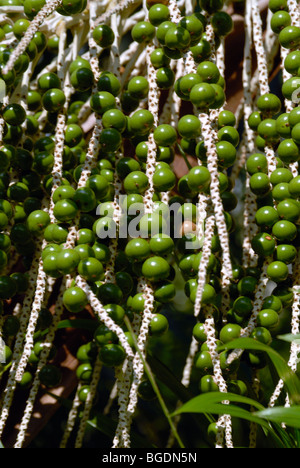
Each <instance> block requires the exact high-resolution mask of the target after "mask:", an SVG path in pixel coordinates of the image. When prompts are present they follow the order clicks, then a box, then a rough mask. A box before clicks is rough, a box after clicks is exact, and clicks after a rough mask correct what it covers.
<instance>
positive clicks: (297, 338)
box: [277, 333, 300, 344]
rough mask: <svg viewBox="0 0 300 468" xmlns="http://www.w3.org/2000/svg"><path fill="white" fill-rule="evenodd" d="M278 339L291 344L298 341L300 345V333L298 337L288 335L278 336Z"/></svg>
mask: <svg viewBox="0 0 300 468" xmlns="http://www.w3.org/2000/svg"><path fill="white" fill-rule="evenodd" d="M277 338H278V339H279V340H282V341H287V342H289V343H292V342H293V341H296V342H297V343H298V344H300V333H298V334H297V335H293V334H292V333H287V334H286V335H278V336H277Z"/></svg>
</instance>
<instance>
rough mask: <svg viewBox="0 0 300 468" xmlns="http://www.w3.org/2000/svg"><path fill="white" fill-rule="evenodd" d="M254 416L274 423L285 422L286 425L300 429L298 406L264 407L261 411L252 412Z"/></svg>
mask: <svg viewBox="0 0 300 468" xmlns="http://www.w3.org/2000/svg"><path fill="white" fill-rule="evenodd" d="M254 414H255V415H256V416H258V417H259V418H262V419H266V420H268V421H271V422H274V423H278V424H281V423H285V424H286V425H287V426H290V427H294V428H296V429H300V406H291V407H288V408H286V407H284V406H275V407H274V408H266V409H264V410H262V411H257V412H256V413H254Z"/></svg>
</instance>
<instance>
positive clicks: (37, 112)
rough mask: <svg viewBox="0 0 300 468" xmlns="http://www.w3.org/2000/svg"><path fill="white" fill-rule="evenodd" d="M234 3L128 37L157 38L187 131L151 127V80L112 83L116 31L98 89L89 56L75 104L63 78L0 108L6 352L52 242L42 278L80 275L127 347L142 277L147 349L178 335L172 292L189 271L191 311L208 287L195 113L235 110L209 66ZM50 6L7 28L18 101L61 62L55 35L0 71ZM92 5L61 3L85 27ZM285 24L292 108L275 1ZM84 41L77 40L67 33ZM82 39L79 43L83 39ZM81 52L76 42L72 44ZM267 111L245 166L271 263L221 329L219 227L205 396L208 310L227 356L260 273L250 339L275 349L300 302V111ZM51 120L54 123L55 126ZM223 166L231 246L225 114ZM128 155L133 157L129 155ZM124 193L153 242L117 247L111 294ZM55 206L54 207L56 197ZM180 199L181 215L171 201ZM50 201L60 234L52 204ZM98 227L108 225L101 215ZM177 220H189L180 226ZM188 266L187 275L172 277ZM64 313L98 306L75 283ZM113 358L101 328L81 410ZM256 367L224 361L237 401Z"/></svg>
mask: <svg viewBox="0 0 300 468" xmlns="http://www.w3.org/2000/svg"><path fill="white" fill-rule="evenodd" d="M224 3H225V2H224V1H223V0H200V1H199V11H195V12H194V13H192V14H190V15H185V16H182V17H181V19H180V21H179V22H178V23H175V22H174V21H172V19H171V17H172V15H171V13H172V12H171V11H170V7H169V6H167V5H166V4H165V2H162V3H155V2H154V3H153V4H151V5H150V4H149V5H148V21H139V22H138V23H136V24H135V25H134V26H133V27H132V30H131V38H132V40H133V41H135V42H137V43H139V44H143V45H147V44H149V43H151V42H152V41H153V40H155V42H154V43H155V48H154V50H153V51H152V53H151V56H150V61H151V64H152V66H153V68H154V70H155V78H156V84H157V87H158V89H159V90H160V91H161V92H162V94H163V93H164V92H166V93H168V92H169V90H171V91H173V90H174V92H175V93H176V95H177V97H178V98H180V99H181V100H182V101H184V103H185V104H186V105H187V106H189V108H190V111H189V112H188V113H186V114H185V115H183V116H180V118H179V120H178V124H177V126H176V128H175V126H173V125H170V124H160V125H157V126H155V124H154V122H155V120H154V116H153V115H152V113H151V112H150V111H149V110H148V109H147V106H145V105H144V104H145V102H147V99H148V96H149V81H148V79H147V78H146V77H145V76H143V75H134V76H130V77H129V78H128V79H127V81H126V82H125V83H123V82H122V80H121V79H119V78H118V77H117V76H116V75H115V74H114V73H112V72H111V71H108V70H105V69H103V67H102V64H103V63H105V60H106V58H107V56H108V55H109V53H110V48H111V46H112V45H113V43H114V40H115V35H114V32H113V30H112V29H111V28H110V27H109V26H108V25H106V24H99V25H98V26H96V27H95V29H94V30H93V33H92V38H93V39H94V41H95V42H96V44H97V46H98V47H99V50H100V52H99V66H100V69H101V73H100V76H99V79H98V80H97V82H96V81H95V77H94V73H93V71H92V68H91V64H90V62H89V60H87V59H86V58H84V57H83V56H81V55H79V56H78V57H77V58H76V59H75V60H73V61H72V62H71V63H70V65H69V67H68V71H67V73H68V74H69V77H70V84H71V87H72V94H71V99H70V102H68V99H67V96H66V95H65V92H64V86H63V83H62V82H61V80H60V78H59V76H58V74H57V72H56V71H47V72H44V73H43V72H42V71H41V72H39V73H38V74H37V75H36V76H35V78H36V79H35V80H33V81H32V82H30V83H29V87H28V93H27V95H26V98H25V99H26V107H27V109H28V112H27V109H26V110H25V106H24V105H22V103H16V102H15V100H14V99H10V101H9V104H7V105H3V106H2V108H1V117H2V119H3V122H4V132H3V141H2V145H1V148H0V271H1V276H0V300H1V303H0V307H1V317H2V318H3V326H2V333H3V337H4V340H5V342H9V341H10V340H11V339H12V338H14V337H16V335H17V334H18V332H19V330H20V320H19V318H18V317H17V316H14V315H12V314H11V313H7V312H6V304H7V302H8V301H10V300H12V299H13V298H15V296H21V297H23V296H24V294H26V291H27V290H28V288H29V272H30V268H31V266H32V261H33V258H34V255H35V252H36V249H37V246H38V245H41V243H42V242H43V241H46V246H45V247H44V249H43V251H42V253H41V258H42V264H43V268H44V272H45V273H46V274H47V275H48V276H49V277H50V278H53V279H57V280H60V279H61V278H62V277H64V276H66V275H71V276H72V277H76V276H78V275H79V276H80V277H81V278H82V279H83V280H85V281H86V282H87V283H88V286H89V287H90V288H91V290H92V292H93V293H94V294H95V295H96V297H97V298H98V300H99V301H100V302H101V304H102V305H103V307H104V309H105V311H106V313H107V314H108V315H109V317H110V318H111V319H112V320H113V321H114V322H115V323H116V324H117V325H118V326H120V327H121V328H122V330H123V331H124V333H125V336H126V338H127V339H128V343H129V345H130V346H132V347H133V346H134V344H133V341H132V337H131V335H130V334H129V333H128V331H127V327H126V325H125V321H124V319H125V317H128V318H129V320H131V321H133V320H134V318H135V317H137V316H141V315H142V314H143V311H144V308H145V298H144V296H143V294H142V293H141V292H140V291H139V290H138V288H137V284H138V280H139V278H140V277H144V278H146V280H147V281H149V282H151V284H152V287H153V294H154V309H153V314H152V320H151V323H150V329H149V331H150V337H154V338H155V337H158V338H159V337H161V336H162V335H164V334H165V333H167V332H168V330H169V326H170V324H169V318H168V317H167V314H166V313H165V306H166V305H168V304H171V303H172V301H173V300H174V298H175V296H176V292H177V291H176V286H175V283H174V279H175V275H176V273H177V272H179V274H180V275H181V277H182V278H183V282H184V293H185V295H186V298H187V300H188V301H189V302H190V303H191V304H192V305H193V304H194V303H195V301H196V295H197V288H198V270H199V265H200V262H201V258H202V242H201V239H199V238H198V237H197V234H196V230H195V228H196V223H197V213H198V208H197V203H198V199H199V194H200V193H204V194H207V195H210V185H211V173H210V171H209V169H208V161H207V148H206V142H205V141H204V140H203V135H202V128H201V122H200V120H199V118H198V117H197V116H196V115H195V113H194V112H193V108H196V109H197V111H198V112H199V113H201V112H209V111H210V110H215V109H222V107H223V105H224V103H225V100H226V98H225V80H224V77H223V76H222V75H221V73H220V70H219V68H218V67H217V65H216V64H215V63H214V62H213V61H212V60H211V56H212V53H213V52H214V51H213V50H212V44H211V42H210V41H209V40H208V37H207V35H206V32H205V31H206V27H207V25H208V22H209V21H210V23H211V25H212V27H213V30H214V34H215V37H214V42H215V47H216V48H218V47H219V45H220V43H221V38H223V37H225V36H226V35H228V34H229V33H230V32H231V30H232V28H233V22H232V18H231V16H230V15H229V14H227V13H226V12H225V11H224V10H223V7H224ZM44 4H45V0H24V2H22V5H23V6H24V15H23V16H22V18H19V19H16V20H15V19H14V20H13V21H12V22H5V21H3V23H2V24H0V40H3V43H0V78H1V79H2V80H3V81H4V82H5V85H6V90H7V95H8V96H9V97H10V98H11V97H12V96H13V94H14V91H15V90H16V89H17V88H18V87H19V86H20V83H21V80H22V75H23V74H24V72H25V71H26V70H27V69H28V67H29V65H30V63H33V62H34V61H35V60H37V58H39V59H40V58H43V57H44V59H45V60H46V61H47V60H48V61H51V60H52V59H53V58H55V57H56V56H57V53H58V44H59V38H58V36H57V35H56V34H53V35H51V36H50V37H47V35H46V34H44V33H42V32H37V33H36V34H35V35H34V37H33V39H32V41H31V42H30V45H29V46H28V47H27V49H26V51H24V52H23V53H22V54H21V56H20V57H19V58H18V60H17V61H16V63H15V65H14V67H13V69H12V71H10V72H9V73H7V74H4V73H3V70H4V66H5V64H6V63H7V62H8V60H9V57H10V55H11V52H12V51H11V49H10V48H9V47H8V46H7V44H6V39H7V37H8V35H12V34H13V35H14V36H15V38H16V39H17V40H21V38H22V37H23V35H24V33H25V32H26V30H27V28H28V26H29V24H30V21H31V20H32V19H33V18H34V17H35V16H36V14H37V13H38V11H40V9H41V8H42V7H43V6H44ZM0 5H15V6H20V5H21V1H20V0H0ZM86 7H87V1H86V0H76V1H75V2H70V1H68V0H63V1H62V4H61V6H60V7H59V8H57V10H56V11H57V13H59V14H61V15H62V16H73V15H77V14H84V11H85V9H86ZM269 7H270V9H271V11H272V12H273V17H272V22H271V27H272V30H273V31H274V33H276V34H278V35H279V42H280V44H281V46H282V47H284V48H287V49H291V51H290V53H289V54H288V55H287V58H286V60H285V63H284V66H285V68H286V71H287V72H288V73H290V74H291V75H292V77H291V79H289V80H287V81H286V82H285V83H283V86H282V94H283V97H284V98H285V99H288V100H291V99H292V98H293V93H294V91H295V86H297V85H298V82H299V84H300V78H299V70H300V54H299V53H298V51H297V50H294V49H296V47H297V46H298V45H299V44H300V34H299V31H300V28H298V27H294V26H291V18H290V15H289V13H288V8H287V2H286V1H284V0H270V4H269ZM69 32H70V34H71V35H72V33H71V31H69ZM71 39H72V38H71ZM68 40H70V39H68ZM187 53H190V54H191V55H192V57H193V60H194V61H195V64H196V67H195V72H194V73H188V74H184V75H183V76H181V77H180V78H178V79H176V78H175V74H174V71H173V69H172V67H171V64H172V63H173V62H172V61H174V60H179V59H181V58H182V57H183V56H184V55H185V54H187ZM86 109H88V112H89V113H90V114H92V113H93V114H95V115H96V117H97V118H98V119H99V120H101V126H102V127H101V132H100V134H99V149H98V152H97V155H96V157H97V162H96V164H95V165H94V167H93V169H92V171H91V174H90V175H89V177H88V178H87V181H86V183H85V185H84V186H80V187H77V184H78V182H79V180H80V178H81V174H82V171H83V170H84V167H85V162H86V158H87V151H88V138H89V135H88V134H87V133H86V132H85V130H84V126H83V125H82V123H83V121H82V113H83V114H84V113H85V110H86ZM257 109H258V110H257V111H255V112H254V113H253V114H252V115H251V116H250V118H249V122H248V123H249V126H250V128H251V129H252V130H253V131H254V132H255V133H256V146H257V148H258V152H257V153H255V154H252V155H251V156H250V157H249V159H248V160H247V164H246V170H247V172H248V174H249V177H250V188H251V190H252V192H253V194H254V195H255V196H256V200H257V212H256V216H255V221H256V224H257V226H258V228H259V233H258V235H257V236H255V237H254V238H253V239H252V247H253V249H254V251H255V252H256V254H257V255H258V258H259V260H258V265H257V266H256V267H251V268H242V267H241V266H239V265H236V266H234V268H233V280H232V282H231V285H230V296H231V303H230V310H229V312H228V323H227V324H226V325H225V326H224V324H223V322H222V316H221V307H222V282H221V276H222V275H221V256H222V249H221V242H220V239H219V236H218V230H217V228H216V229H215V232H214V235H213V238H212V243H211V255H210V257H209V263H208V269H207V275H206V284H205V286H204V290H203V294H202V304H201V311H200V315H199V318H198V320H197V321H196V324H195V326H194V328H193V337H194V338H195V339H196V340H197V341H198V342H199V344H200V349H199V352H198V354H197V355H196V358H195V362H194V370H195V371H196V373H198V374H197V378H198V388H199V390H200V392H209V391H216V390H218V386H217V383H216V382H215V380H214V378H213V371H214V369H213V363H212V358H211V355H210V352H209V349H208V342H207V336H206V333H205V327H204V322H205V318H206V307H208V306H209V307H211V308H212V310H213V316H214V319H215V323H216V333H217V339H218V344H223V343H227V342H229V341H231V340H232V339H234V338H237V337H239V336H240V333H241V330H242V329H243V328H244V327H245V326H246V325H247V323H248V320H249V318H250V316H251V313H252V311H253V302H254V297H255V291H256V288H257V285H258V282H259V278H260V273H261V267H262V264H263V262H264V261H265V259H266V258H267V259H271V261H270V263H269V266H268V269H267V275H268V278H269V279H270V280H272V281H274V282H275V283H276V287H275V289H274V291H273V292H272V295H269V296H268V297H266V298H265V299H264V302H263V305H262V309H261V311H260V312H259V314H258V318H257V327H256V328H255V329H254V331H253V332H252V334H251V337H253V338H255V339H257V340H259V341H261V342H263V343H265V344H270V343H271V341H272V338H273V336H275V335H276V334H278V332H279V331H280V330H281V327H282V316H283V315H284V313H285V311H286V310H288V309H289V307H290V306H291V303H292V300H293V294H292V292H291V289H290V287H291V274H290V268H291V266H292V265H293V262H294V261H295V259H296V256H297V248H298V239H299V236H298V225H299V217H300V201H299V197H300V178H299V177H300V176H296V177H294V175H293V173H292V171H291V169H290V166H289V165H290V164H291V163H296V162H298V160H299V158H300V153H299V145H300V111H299V109H300V107H295V108H294V109H293V111H292V112H290V113H281V100H280V99H279V98H278V97H277V96H276V95H274V94H271V93H270V94H267V95H263V96H261V97H260V98H259V99H258V101H257ZM60 113H65V114H66V126H65V129H64V147H63V157H62V159H63V178H62V183H61V185H60V186H59V187H58V188H56V189H55V190H52V189H53V184H54V180H53V176H52V172H53V168H54V162H55V157H54V151H55V143H56V141H55V130H56V125H57V118H58V115H59V114H60ZM45 115H46V118H44V116H45ZM216 124H217V125H216V130H217V140H216V153H217V158H218V176H219V190H220V195H221V200H222V203H223V210H224V215H225V221H226V226H227V230H228V233H229V234H231V233H232V232H233V231H234V230H235V221H234V216H233V214H232V212H233V210H234V209H235V208H236V207H237V204H238V199H237V196H236V195H235V193H234V191H233V188H234V186H233V181H232V180H231V178H230V177H229V175H228V174H229V171H230V169H231V168H232V166H233V165H234V163H235V161H236V157H237V148H238V146H239V143H240V136H239V132H238V130H237V129H236V119H235V115H234V114H233V113H232V112H231V111H229V110H220V112H219V115H218V119H217V122H216ZM151 133H153V138H154V142H155V145H156V161H157V162H156V167H155V171H154V174H153V179H152V181H150V180H149V178H148V177H149V176H148V175H147V171H146V169H147V158H148V150H149V148H148V144H149V143H148V139H149V135H150V134H151ZM266 146H271V147H272V148H273V149H274V151H275V152H276V158H277V168H276V169H275V170H274V171H273V173H272V174H271V175H270V174H269V172H268V161H267V158H266V156H265V154H264V149H265V147H266ZM124 148H125V149H126V151H124V156H123V157H122V158H121V159H120V158H119V152H120V151H123V150H124ZM176 153H177V154H181V155H183V156H184V158H185V159H186V158H187V157H191V158H194V160H195V161H198V163H196V164H195V165H194V166H193V167H192V168H190V167H189V168H188V170H187V173H186V175H184V176H182V177H180V178H179V179H177V177H176V175H175V173H174V170H173V166H172V163H173V161H174V158H175V155H176ZM116 175H117V176H118V179H119V180H120V181H121V184H122V194H123V195H124V201H122V206H121V208H122V210H123V217H124V219H126V220H127V221H133V222H136V223H137V227H138V230H139V233H140V235H139V236H137V237H130V236H128V238H126V239H123V238H121V239H119V241H118V252H117V257H116V260H115V281H114V282H107V281H106V280H105V270H106V268H107V266H108V264H109V261H110V260H111V250H110V240H111V237H110V233H116V221H115V219H114V191H115V188H114V182H115V176H116ZM152 182H153V187H154V196H153V212H152V213H151V214H149V213H144V212H140V211H139V212H135V213H134V214H133V213H132V211H131V208H133V207H134V206H135V205H136V204H138V205H139V206H142V207H143V203H144V195H145V193H146V192H147V190H148V189H149V187H150V186H151V183H152ZM52 192H53V193H52ZM164 192H170V194H171V196H170V198H169V201H168V202H163V201H162V194H163V193H164ZM50 196H52V202H53V215H54V217H55V222H51V219H50V216H49V214H48V212H47V210H45V209H43V206H44V205H43V201H44V200H45V199H48V200H49V198H50ZM175 203H179V206H180V208H179V214H181V215H182V216H183V219H184V221H187V223H183V224H182V226H180V228H181V234H182V236H181V237H179V238H178V236H176V235H175V234H178V233H175V232H168V233H166V227H167V221H170V219H169V218H168V217H169V216H170V209H172V205H173V206H175ZM99 213H100V214H99ZM177 214H178V213H177ZM77 222H78V227H79V229H78V232H77V236H76V241H75V245H74V246H73V247H72V248H70V247H68V235H69V233H70V228H71V227H72V226H73V225H74V224H75V223H77ZM15 252H16V253H17V254H18V255H19V256H20V259H21V266H20V270H21V271H20V272H19V271H18V272H13V273H10V272H7V267H8V265H9V263H10V260H11V259H12V256H13V255H14V254H15ZM175 264H176V267H175V266H174V265H175ZM63 305H64V309H65V314H66V316H67V317H69V316H71V317H72V316H80V314H84V312H85V310H86V308H87V307H88V306H89V299H88V296H87V293H86V292H85V291H84V290H83V289H82V288H81V287H79V286H78V285H76V281H75V279H74V280H73V282H71V284H70V287H68V289H66V291H65V293H64V295H63ZM51 323H52V314H51V312H50V311H49V310H48V309H47V308H42V310H41V311H40V315H39V320H38V324H37V326H36V330H35V336H34V349H33V351H32V353H31V356H30V358H29V362H28V367H27V369H26V372H25V373H24V376H23V379H22V382H21V383H20V384H19V385H20V386H21V387H23V388H28V387H29V386H30V385H31V383H32V381H33V376H34V372H35V370H36V366H37V364H38V362H39V357H40V355H41V353H42V350H43V334H44V333H45V331H46V330H47V329H48V328H49V326H50V325H51ZM5 353H6V358H7V359H6V362H7V365H9V364H10V362H11V361H10V360H11V356H12V351H11V349H10V348H9V347H8V346H7V345H6V347H5ZM97 356H99V357H100V360H101V362H102V363H103V364H104V365H105V366H108V367H115V366H120V365H121V364H122V363H123V362H124V360H125V358H126V353H125V350H124V348H123V347H122V345H121V343H120V341H119V338H118V337H117V335H116V333H114V332H112V331H111V330H110V329H109V328H108V327H107V326H106V325H105V324H104V323H102V322H100V321H99V320H96V324H95V327H94V331H93V336H92V338H91V339H90V340H89V341H88V342H87V343H86V344H80V346H78V350H77V359H78V361H79V365H78V368H77V371H76V376H77V378H78V381H80V383H81V388H80V393H79V395H78V396H79V399H80V401H81V402H82V403H84V402H85V401H86V399H87V396H88V395H89V391H90V384H91V380H92V376H93V368H94V363H95V360H96V358H97ZM244 356H245V358H246V361H247V364H248V365H249V366H250V367H255V368H261V367H264V366H265V365H266V361H265V356H264V355H263V354H257V353H252V352H247V353H245V355H243V356H242V358H240V359H238V360H236V361H234V362H233V363H232V364H230V365H228V364H227V357H228V353H227V352H223V353H221V354H220V362H221V368H222V370H223V372H224V375H225V377H226V381H227V385H228V389H229V391H231V392H236V393H238V394H241V395H245V394H247V391H248V389H247V385H246V383H245V382H244V381H243V380H242V377H240V376H239V366H240V364H241V359H244ZM55 357H56V346H55V344H53V347H52V349H51V352H50V355H49V362H48V363H47V364H46V366H45V367H44V368H43V369H42V370H41V371H40V374H39V376H40V381H41V383H42V384H43V385H45V386H46V387H53V386H56V385H58V384H59V383H60V381H61V372H60V370H59V367H58V366H56V365H55ZM139 395H140V396H141V397H142V398H145V399H148V400H151V399H152V398H153V391H152V388H151V385H150V384H149V382H148V381H147V380H145V381H143V382H142V384H141V385H140V388H139Z"/></svg>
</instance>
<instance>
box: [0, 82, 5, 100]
mask: <svg viewBox="0 0 300 468" xmlns="http://www.w3.org/2000/svg"><path fill="white" fill-rule="evenodd" d="M5 96H6V84H5V81H4V80H1V79H0V102H2V101H3V99H4V97H5Z"/></svg>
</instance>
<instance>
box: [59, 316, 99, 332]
mask: <svg viewBox="0 0 300 468" xmlns="http://www.w3.org/2000/svg"><path fill="white" fill-rule="evenodd" d="M98 325H99V324H98V322H97V321H95V320H88V319H72V320H70V319H66V320H62V321H61V322H59V323H58V325H57V328H79V329H81V330H90V331H92V332H94V331H95V330H96V328H97V327H98Z"/></svg>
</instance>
